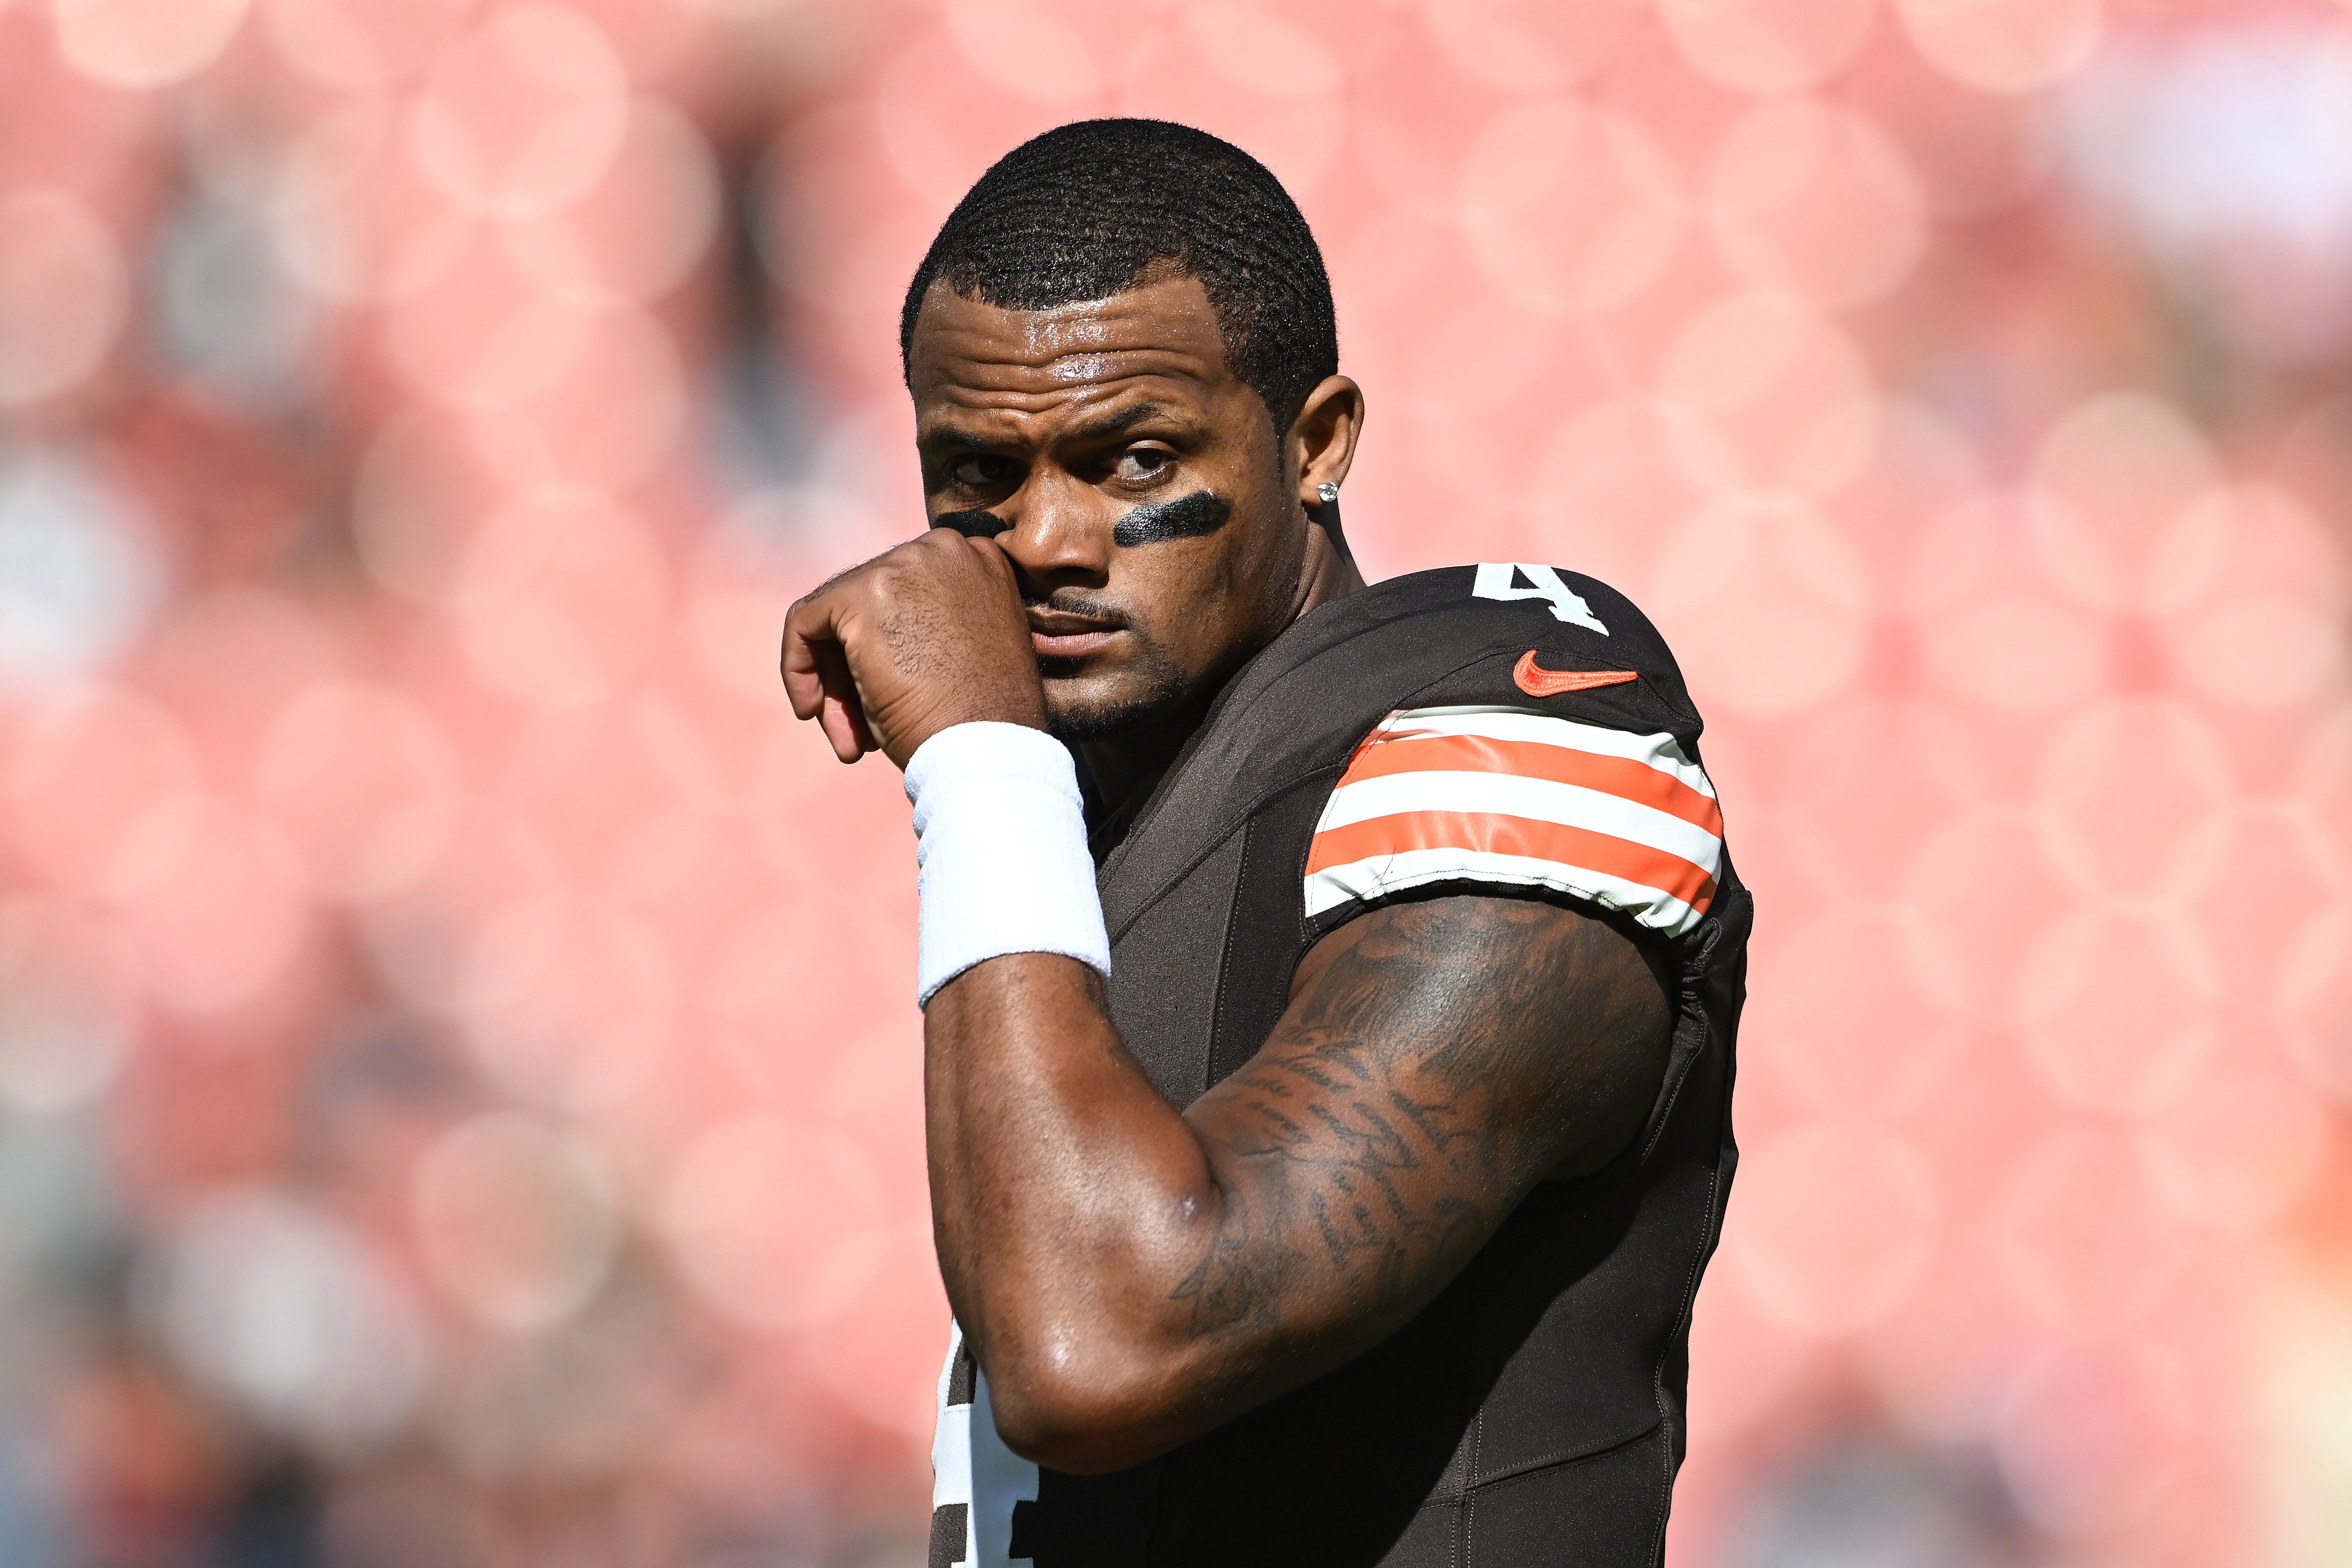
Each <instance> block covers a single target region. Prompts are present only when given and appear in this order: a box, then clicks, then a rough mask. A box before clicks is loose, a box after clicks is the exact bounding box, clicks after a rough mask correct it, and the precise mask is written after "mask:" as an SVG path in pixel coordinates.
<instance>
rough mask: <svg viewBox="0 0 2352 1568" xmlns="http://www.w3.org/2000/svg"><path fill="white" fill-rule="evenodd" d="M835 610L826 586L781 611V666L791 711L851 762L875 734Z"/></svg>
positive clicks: (867, 747)
mask: <svg viewBox="0 0 2352 1568" xmlns="http://www.w3.org/2000/svg"><path fill="white" fill-rule="evenodd" d="M840 631H841V628H840V626H838V625H837V623H836V619H835V601H834V599H833V597H832V595H829V594H828V593H827V592H826V591H825V590H824V589H819V590H818V591H817V592H816V593H814V594H812V595H809V596H808V597H807V598H805V599H803V600H802V601H801V602H800V603H798V604H796V605H793V608H792V613H791V614H789V615H787V616H785V617H784V646H783V653H782V658H781V660H780V667H781V673H782V676H783V680H784V696H785V698H786V700H789V701H790V702H791V703H792V705H793V717H794V718H796V719H814V720H815V721H817V727H818V728H819V729H820V730H822V731H824V738H825V740H826V741H827V742H830V743H831V744H832V746H833V752H834V755H835V756H837V757H839V758H840V759H841V760H842V761H843V762H845V763H854V762H856V760H857V759H858V758H859V757H861V756H863V755H865V754H866V752H870V751H872V750H874V734H873V731H872V730H871V729H870V728H869V727H868V726H867V724H866V710H865V707H864V705H863V704H862V703H860V702H859V700H858V697H857V683H856V679H853V678H852V676H851V675H850V673H849V658H848V655H847V654H846V653H845V651H844V649H843V647H842V645H841V637H840Z"/></svg>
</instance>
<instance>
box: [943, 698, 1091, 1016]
mask: <svg viewBox="0 0 2352 1568" xmlns="http://www.w3.org/2000/svg"><path fill="white" fill-rule="evenodd" d="M907 798H908V800H910V801H912V802H913V803H914V806H915V863H916V865H917V866H919V868H921V870H920V873H919V876H918V878H917V886H918V887H919V889H920V890H921V895H922V917H921V926H920V936H919V940H918V943H917V948H918V957H917V960H916V971H917V974H916V991H915V1002H916V1005H918V1006H925V1007H928V1006H929V1005H930V1002H931V995H932V993H934V992H936V991H938V990H939V988H940V986H942V985H945V984H947V983H948V982H949V981H950V980H953V979H954V978H955V977H956V976H957V975H959V974H961V973H963V972H964V971H965V970H967V969H970V968H971V966H972V965H973V964H975V963H984V962H986V961H987V960H989V959H992V958H998V957H1002V956H1003V954H1005V953H1008V952H1058V953H1063V954H1065V955H1066V956H1068V957H1071V958H1075V959H1076V960H1077V961H1078V962H1079V963H1084V964H1087V965H1089V966H1091V967H1092V968H1093V969H1095V970H1096V971H1097V972H1098V973H1101V974H1103V975H1104V976H1105V977H1108V975H1109V973H1110V938H1109V936H1108V934H1106V933H1105V931H1104V930H1103V917H1102V900H1101V899H1100V898H1099V897H1098V896H1097V894H1096V892H1095V863H1094V858H1093V856H1091V855H1090V854H1088V853H1087V823H1086V808H1085V805H1084V802H1083V800H1082V799H1081V797H1080V795H1079V794H1078V774H1077V769H1076V765H1075V764H1074V763H1072V762H1071V760H1070V753H1069V752H1068V751H1067V750H1066V748H1065V747H1064V746H1063V745H1062V743H1061V742H1059V741H1056V740H1055V739H1054V738H1053V737H1052V736H1051V735H1048V734H1046V733H1045V731H1043V730H1033V729H1031V728H1030V727H1029V726H1027V725H1026V724H998V723H972V724H956V725H951V726H950V727H949V728H948V729H945V730H942V731H940V732H939V733H938V734H936V735H933V736H932V737H931V738H930V739H929V740H928V741H925V742H923V743H922V744H921V745H920V746H918V747H917V748H916V749H915V754H914V755H913V756H911V757H909V758H908V759H907Z"/></svg>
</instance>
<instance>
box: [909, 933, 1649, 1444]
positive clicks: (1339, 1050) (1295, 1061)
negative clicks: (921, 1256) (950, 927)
mask: <svg viewBox="0 0 2352 1568" xmlns="http://www.w3.org/2000/svg"><path fill="white" fill-rule="evenodd" d="M1568 998H1574V999H1575V1001H1574V1002H1573V1003H1572V1004H1569V1005H1570V1007H1572V1008H1573V1011H1572V1013H1570V1016H1567V1017H1563V1016H1560V1014H1561V1011H1562V1005H1563V1002H1565V1000H1566V999H1568ZM1667 1016H1668V1011H1667V1008H1666V1006H1665V999H1664V995H1663V994H1662V992H1661V989H1660V987H1659V984H1658V983H1657V981H1656V980H1655V978H1654V976H1653V974H1652V973H1650V971H1649V970H1648V969H1647V968H1646V967H1645V965H1644V963H1643V960H1642V959H1641V957H1640V956H1639V954H1638V953H1637V952H1635V951H1634V949H1633V947H1632V946H1631V944H1630V943H1629V942H1627V941H1626V939H1624V938H1623V937H1622V936H1620V935H1618V934H1617V933H1615V932H1614V931H1612V930H1610V929H1609V928H1608V927H1606V926H1603V925H1601V924H1599V923H1597V922H1594V921H1589V920H1586V919H1585V918H1583V917H1581V916H1579V915H1575V914H1571V913H1570V912H1568V911H1564V910H1557V909H1552V908H1549V907H1547V906H1542V905H1535V904H1526V903H1517V902H1511V901H1498V900H1482V899H1464V900H1440V901H1437V902H1434V903H1432V904H1427V905H1412V906H1406V907H1403V908H1400V909H1397V910H1385V911H1381V912H1377V913H1375V914H1372V915H1369V916H1367V917H1365V918H1364V919H1363V920H1361V921H1355V922H1351V923H1350V924H1349V926H1347V927H1344V928H1342V929H1341V931H1339V932H1336V933H1334V934H1333V935H1332V936H1331V937H1328V938H1326V939H1325V941H1324V942H1323V943H1321V944H1319V945H1318V948H1317V949H1316V950H1315V952H1312V953H1310V954H1309V955H1308V957H1307V960H1306V961H1305V962H1304V963H1302V964H1301V966H1300V969H1299V973H1298V977H1297V985H1296V988H1295V991H1294V995H1293V999H1292V1005H1291V1007H1290V1009H1289V1011H1288V1012H1287V1013H1286V1016H1284V1019H1283V1021H1282V1023H1281V1024H1280V1026H1277V1028H1276V1031H1275V1033H1274V1037H1272V1038H1271V1039H1269V1040H1268V1041H1267V1043H1266V1045H1265V1048H1264V1049H1262V1050H1261V1051H1260V1052H1259V1053H1258V1054H1257V1056H1256V1057H1255V1058H1254V1059H1253V1060H1252V1061H1251V1062H1250V1063H1249V1064H1248V1065H1247V1066H1245V1067H1244V1068H1243V1069H1242V1070H1241V1071H1239V1072H1237V1073H1235V1074H1234V1076H1233V1077H1232V1078H1230V1079H1226V1080H1225V1081H1224V1082H1223V1083H1222V1084H1220V1085H1219V1086H1218V1087H1217V1088H1216V1089H1213V1090H1212V1091H1211V1092H1210V1093H1209V1094H1207V1095H1205V1096H1203V1097H1202V1100H1200V1101H1198V1102H1197V1103H1196V1104H1194V1105H1193V1106H1192V1108H1191V1109H1190V1110H1186V1111H1185V1112H1183V1113H1182V1114H1181V1115H1180V1114H1179V1113H1178V1112H1177V1111H1176V1110H1175V1109H1174V1108H1173V1107H1171V1105H1170V1104H1169V1103H1168V1101H1167V1100H1165V1099H1164V1098H1162V1097H1161V1096H1160V1093H1159V1092H1158V1090H1156V1089H1154V1088H1153V1087H1152V1085H1151V1083H1150V1080H1149V1079H1147V1078H1146V1077H1145V1076H1144V1074H1143V1073H1142V1071H1141V1069H1140V1068H1139V1067H1138V1065H1137V1064H1136V1063H1135V1061H1134V1060H1133V1058H1130V1057H1129V1055H1128V1053H1127V1051H1126V1049H1125V1047H1123V1046H1122V1045H1121V1044H1120V1042H1119V1039H1118V1032H1117V1030H1116V1029H1115V1028H1114V1027H1113V1026H1112V1024H1111V1022H1110V1019H1109V1017H1108V1014H1107V1012H1106V1010H1105V1008H1104V1005H1103V1001H1102V994H1101V988H1100V983H1099V982H1098V981H1097V979H1096V978H1095V977H1094V974H1093V973H1092V972H1091V971H1090V970H1087V968H1086V967H1085V966H1083V965H1081V964H1079V963H1076V962H1074V961H1072V960H1069V959H1066V958H1059V957H1055V956H1051V955H1047V954H1040V953H1024V954H1013V955H1010V956H1007V957H1003V958H998V959H994V960H992V961H990V962H988V963H983V964H981V965H979V966H978V967H976V968H974V969H971V970H970V971H967V972H966V973H964V974H963V975H962V976H961V977H959V978H958V979H956V980H955V981H953V982H952V983H950V984H949V985H948V986H946V987H945V988H943V989H942V990H941V991H940V993H939V994H937V995H936V996H934V997H933V998H932V1001H931V1004H930V1007H929V1011H928V1013H927V1014H926V1016H925V1019H926V1021H925V1033H926V1039H927V1058H926V1059H927V1080H926V1093H927V1108H928V1114H929V1139H930V1159H931V1189H932V1199H933V1205H934V1214H935V1220H936V1224H937V1227H938V1232H939V1245H940V1267H941V1270H942V1273H943V1274H944V1276H945V1278H946V1280H947V1285H948V1293H949V1298H950V1300H951V1301H952V1302H953V1303H954V1305H955V1308H956V1311H957V1315H958V1318H959V1320H960V1321H961V1322H962V1323H963V1325H964V1329H965V1331H966V1332H967V1334H969V1335H970V1336H971V1340H972V1342H973V1345H974V1349H975V1352H976V1353H977V1354H978V1355H979V1356H980V1359H981V1364H982V1367H983V1368H984V1369H985V1370H986V1371H987V1373H988V1375H989V1384H990V1387H991V1389H992V1393H993V1394H994V1396H995V1405H996V1410H997V1416H998V1422H999V1426H1000V1428H1001V1429H1002V1430H1003V1433H1004V1435H1005V1436H1006V1437H1007V1438H1008V1439H1009V1440H1011V1441H1012V1442H1013V1444H1014V1446H1015V1447H1018V1448H1020V1449H1022V1451H1024V1452H1026V1453H1028V1454H1030V1455H1031V1457H1033V1458H1038V1459H1040V1460H1041V1461H1043V1462H1046V1463H1051V1464H1054V1465H1055V1466H1056V1467H1057V1468H1068V1469H1104V1468H1116V1467H1117V1466H1119V1465H1125V1464H1132V1463H1136V1462H1139V1461H1140V1460H1142V1459H1146V1458H1150V1457H1152V1456H1153V1455H1154V1454H1157V1453H1160V1452H1162V1451H1164V1450H1165V1449H1167V1448H1169V1447H1173V1446H1175V1445H1176V1444H1177V1443H1179V1442H1181V1441H1183V1440H1185V1439H1186V1438H1188V1437H1191V1436H1195V1435H1197V1434H1199V1433H1201V1432H1204V1431H1206V1430H1208V1429H1210V1428H1211V1427H1213V1426H1217V1425H1219V1424H1220V1423H1222V1422H1223V1421H1226V1420H1229V1419H1231V1418H1232V1417H1234V1416H1235V1415H1240V1414H1241V1413H1242V1412H1244V1411H1245V1410H1247V1409H1249V1408H1251V1407H1252V1406H1254V1405H1258V1404H1261V1403H1263V1402H1265V1400H1267V1399H1270V1398H1273V1397H1275V1396H1276V1395H1277V1394H1282V1393H1284V1392H1286V1390H1287V1389H1289V1388H1292V1387H1295V1386H1297V1384H1300V1383H1303V1382H1306V1381H1307V1380H1308V1379H1309V1378H1312V1377H1314V1376H1317V1375H1319V1374H1320V1373H1323V1372H1326V1371H1328V1370H1330V1369H1331V1368H1333V1367H1335V1366H1338V1365H1339V1364H1340V1363H1344V1362H1345V1361H1347V1360H1349V1358H1351V1357H1353V1356H1355V1355H1358V1354H1360V1353H1361V1352H1364V1351H1365V1350H1367V1349H1369V1348H1370V1346H1372V1345H1373V1344H1375V1343H1377V1342H1379V1341H1380V1340H1381V1339H1383V1338H1385V1337H1386V1336H1387V1335H1388V1334H1389V1333H1391V1332H1392V1331H1394V1330H1395V1329H1396V1328H1397V1327H1399V1326H1400V1325H1401V1324H1402V1323H1403V1322H1404V1321H1407V1320H1408V1319H1410V1318H1411V1317H1412V1314H1413V1313H1415V1312H1417V1311H1418V1310H1420V1309H1421V1308H1422V1306H1423V1304H1425V1303H1426V1302H1427V1301H1428V1300H1430V1298H1431V1297H1433V1295H1435V1294H1436V1293H1437V1292H1438V1291H1439V1290H1441V1289H1444V1286H1445V1284H1446V1282H1447V1281H1448V1280H1450V1279H1453V1278H1454V1275H1455V1274H1456V1273H1457V1272H1458V1271H1459V1270H1460V1268H1462V1267H1463V1265H1464V1264H1465V1263H1466V1262H1467V1261H1468V1259H1469V1258H1471V1257H1472V1256H1473V1255H1474V1254H1475V1252H1476V1251H1477V1249H1478V1248H1479V1247H1481V1246H1483V1245H1484V1244H1485V1241H1486V1237H1489V1236H1491V1235H1492V1234H1493V1232H1494V1229H1495V1227H1496V1226H1498V1225H1500V1224H1501V1223H1502V1221H1503V1220H1504V1218H1505V1217H1506V1216H1507V1215H1508V1214H1509V1212H1510V1211H1511V1209H1512V1208H1513V1207H1514V1206H1516V1205H1517V1202H1518V1200H1519V1198H1520V1197H1521V1196H1522V1195H1523V1194H1525V1193H1526V1191H1527V1190H1528V1187H1529V1186H1531V1185H1532V1184H1534V1183H1535V1182H1536V1181H1538V1180H1539V1179H1540V1178H1541V1177H1542V1176H1543V1174H1544V1173H1546V1172H1547V1171H1549V1170H1552V1169H1554V1168H1555V1167H1556V1166H1559V1165H1561V1164H1562V1163H1564V1162H1563V1156H1568V1157H1569V1158H1568V1160H1567V1161H1566V1162H1565V1163H1568V1164H1569V1165H1570V1167H1571V1168H1575V1169H1591V1168H1595V1167H1596V1166H1597V1165H1598V1163H1601V1162H1602V1161H1604V1160H1605V1158H1606V1157H1607V1155H1609V1154H1610V1153H1613V1152H1614V1151H1615V1150H1616V1149H1617V1148H1618V1147H1621V1146H1622V1143H1623V1142H1624V1140H1625V1138H1626V1137H1627V1136H1629V1135H1630V1134H1631V1132H1632V1131H1633V1129H1634V1127H1635V1126H1637V1125H1638V1124H1639V1121H1640V1119H1641V1115H1642V1112H1643V1109H1644V1108H1645V1107H1646V1106H1647V1105H1648V1103H1649V1100H1650V1098H1651V1097H1652V1096H1653V1095H1654V1092H1655V1088H1656V1083H1657V1077H1656V1073H1657V1070H1658V1068H1659V1067H1660V1066H1661V1065H1662V1062H1663V1047H1664V1028H1665V1024H1666V1020H1667Z"/></svg>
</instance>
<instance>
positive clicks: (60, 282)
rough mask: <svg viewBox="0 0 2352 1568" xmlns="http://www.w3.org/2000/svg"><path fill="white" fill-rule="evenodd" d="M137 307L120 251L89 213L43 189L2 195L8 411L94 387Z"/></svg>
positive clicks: (0, 298)
mask: <svg viewBox="0 0 2352 1568" xmlns="http://www.w3.org/2000/svg"><path fill="white" fill-rule="evenodd" d="M130 304H131V280H130V276H129V272H128V270H127V268H125V267H124V265H123V260H122V252H121V247H120V246H118V245H117V244H116V243H115V239H114V237H113V236H112V235H111V234H110V233H109V232H108V230H107V228H106V226H105V225H104V224H102V223H100V221H99V219H98V216H97V215H96V214H94V213H92V212H91V211H90V209H89V205H87V204H85V203H84V202H83V201H81V200H80V199H79V197H77V196H75V195H71V194H69V193H68V192H65V191H58V190H42V189H38V188H35V189H29V190H17V191H12V192H9V193H8V194H6V195H0V407H5V406H8V405H24V404H29V403H37V402H39V401H40V400H41V399H43V398H47V397H54V396H57V395H58V394H60V393H64V392H68V391H70V390H72V389H73V388H74V387H75V386H77V385H79V384H80V383H81V382H83V381H84V380H85V379H87V378H88V377H89V374H90V373H91V372H92V371H94V370H96V369H97V368H98V367H99V365H100V363H103V362H104V361H105V359H106V356H107V353H108V351H110V349H112V348H113V346H114V341H115V338H116V336H117V335H118V334H119V333H120V332H121V330H122V323H123V321H124V318H125V315H126V314H127V312H128V311H129V310H130Z"/></svg>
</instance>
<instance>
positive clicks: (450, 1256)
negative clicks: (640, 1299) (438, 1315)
mask: <svg viewBox="0 0 2352 1568" xmlns="http://www.w3.org/2000/svg"><path fill="white" fill-rule="evenodd" d="M620 1196H621V1194H620V1191H619V1187H618V1184H617V1181H616V1179H615V1176H614V1173H613V1171H612V1170H611V1168H610V1166H609V1164H608V1163H607V1161H606V1160H605V1157H604V1152H602V1151H601V1150H600V1149H599V1148H598V1147H597V1146H596V1145H595V1144H594V1143H593V1142H591V1141H590V1140H589V1139H588V1138H587V1137H586V1136H585V1135H583V1133H581V1132H578V1131H573V1130H572V1129H570V1128H568V1127H566V1126H564V1125H563V1124H562V1123H561V1122H558V1121H552V1120H551V1119H548V1118H544V1117H539V1116H533V1115H529V1114H525V1113H521V1112H514V1111H499V1112H493V1113H490V1114H488V1115H484V1116H478V1117H475V1118H473V1119H472V1120H470V1121H466V1122H463V1123H461V1124H460V1125H458V1126H457V1127H453V1128H451V1129H450V1130H449V1131H446V1132H445V1133H443V1134H442V1135H441V1136H440V1137H439V1138H438V1139H436V1140H435V1142H434V1143H433V1145H432V1146H431V1147H430V1148H429V1149H427V1150H426V1151H425V1155H424V1157H423V1159H422V1160H420V1161H419V1163H418V1164H417V1167H416V1174H415V1181H414V1184H412V1186H411V1189H410V1212H411V1216H412V1222H413V1223H414V1225H415V1228H416V1234H417V1237H418V1240H419V1243H420V1245H421V1247H422V1250H423V1253H424V1257H425V1262H426V1264H427V1265H428V1267H429V1268H431V1270H432V1274H433V1278H434V1279H435V1282H436V1283H437V1284H438V1285H439V1286H440V1288H441V1289H442V1290H443V1292H444V1293H445V1294H446V1295H447V1296H448V1297H449V1298H450V1299H451V1300H455V1301H456V1302H457V1303H458V1304H459V1305H460V1306H462V1307H464V1308H465V1309H466V1310H467V1311H468V1312H470V1313H472V1314H473V1315H474V1316H475V1317H477V1318H479V1319H480V1320H481V1321H484V1322H487V1323H489V1324H491V1325H493V1326H495V1327H498V1328H500V1329H506V1330H509V1331H519V1332H520V1331H539V1330H544V1329H546V1328H549V1327H551V1325H553V1324H555V1323H558V1322H560V1321H562V1320H563V1319H564V1318H567V1317H569V1316H571V1315H572V1313H574V1312H576V1311H578V1310H580V1309H581V1308H582V1307H583V1306H584V1305H586V1304H587V1302H588V1300H590V1298H591V1297H593V1295H594V1294H595V1292H596V1290H597V1289H598V1288H599V1287H600V1286H601V1285H603V1283H604V1279H605V1277H606V1275H607V1274H608V1273H609V1272H610V1271H611V1269H612V1267H613V1262H614V1256H615V1254H616V1252H617V1250H618V1247H619V1243H620V1215H619V1200H620Z"/></svg>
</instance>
